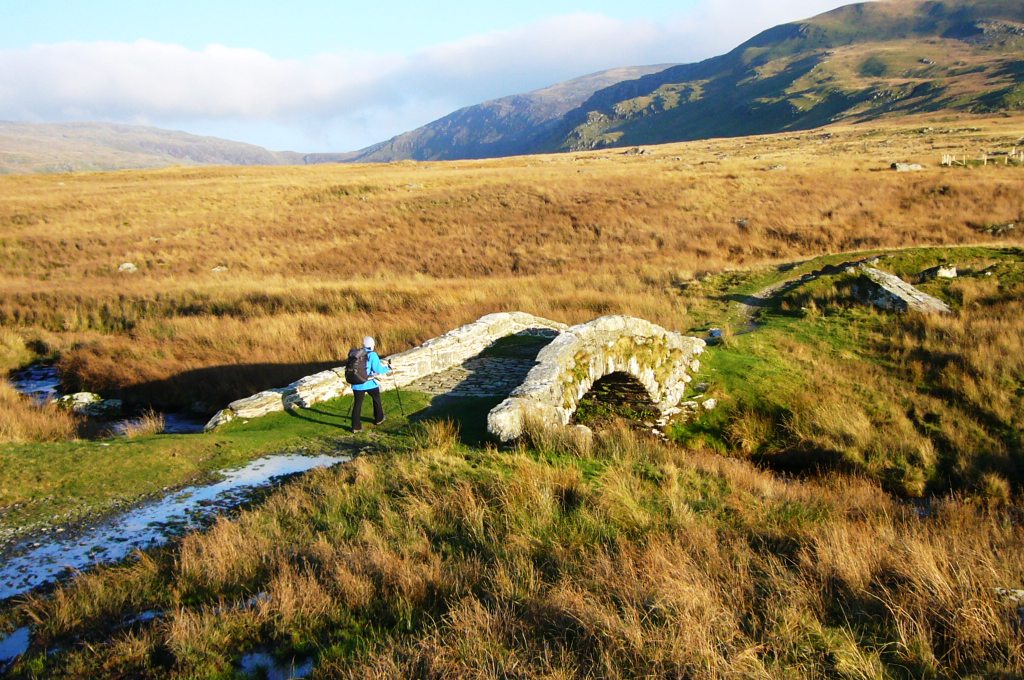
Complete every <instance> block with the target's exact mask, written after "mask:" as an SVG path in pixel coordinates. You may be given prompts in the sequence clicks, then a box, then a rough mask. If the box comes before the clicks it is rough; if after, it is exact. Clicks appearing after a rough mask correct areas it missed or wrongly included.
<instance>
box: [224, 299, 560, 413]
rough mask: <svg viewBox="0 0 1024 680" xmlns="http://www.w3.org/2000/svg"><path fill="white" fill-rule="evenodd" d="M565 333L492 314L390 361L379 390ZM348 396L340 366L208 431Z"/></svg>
mask: <svg viewBox="0 0 1024 680" xmlns="http://www.w3.org/2000/svg"><path fill="white" fill-rule="evenodd" d="M566 328H568V327H567V326H566V325H565V324H563V323H558V322H557V321H550V320H548V319H542V318H541V317H538V316H533V315H532V314H526V313H523V312H503V313H498V314H488V315H487V316H484V317H482V318H480V319H479V320H477V321H474V322H473V323H470V324H467V325H465V326H462V327H460V328H456V329H455V330H453V331H449V332H448V333H445V334H444V335H441V336H438V337H436V338H433V339H431V340H428V341H426V342H425V343H423V344H422V345H420V346H419V347H414V348H412V349H410V350H407V351H405V352H401V353H399V354H393V355H391V356H390V357H388V358H387V360H388V361H390V362H391V364H392V367H393V371H392V373H391V374H390V376H389V377H388V379H387V380H384V381H382V384H381V389H382V390H385V391H386V390H390V389H393V388H394V387H395V386H398V387H405V386H406V385H409V384H411V383H413V382H415V381H417V380H420V379H421V378H424V377H426V376H429V375H432V374H434V373H438V372H440V371H445V370H448V369H450V368H452V367H454V366H458V365H461V364H462V363H463V362H465V361H466V360H467V359H470V358H472V357H475V356H476V355H478V354H480V353H481V352H483V351H484V350H485V349H487V347H489V346H490V345H492V344H493V343H494V342H496V341H497V340H500V339H501V338H504V337H508V336H510V335H520V334H522V335H527V334H529V335H548V336H554V335H557V334H558V333H560V332H561V331H563V330H565V329H566ZM350 392H351V388H350V386H349V385H348V383H347V382H345V369H344V367H343V366H339V367H338V368H332V369H330V370H327V371H322V372H320V373H316V374H314V375H310V376H306V377H305V378H300V379H299V380H296V381H295V382H293V383H292V384H291V385H288V386H287V387H280V388H276V389H272V390H265V391H263V392H260V393H259V394H254V395H253V396H251V397H246V398H245V399H239V400H237V401H233V402H231V403H230V404H229V405H228V406H227V408H225V409H222V410H221V411H220V412H218V413H217V414H216V415H215V416H214V417H213V418H211V419H210V422H208V423H207V424H206V428H205V429H206V430H212V429H214V428H217V427H219V426H221V425H224V424H225V423H228V422H231V421H232V420H235V419H236V418H244V419H250V418H259V417H260V416H265V415H267V414H269V413H275V412H280V411H284V410H286V409H290V408H295V407H301V408H308V407H310V406H313V405H314V404H319V403H322V402H325V401H329V400H331V399H335V398H337V397H341V396H344V395H346V394H349V393H350Z"/></svg>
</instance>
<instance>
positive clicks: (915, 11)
mask: <svg viewBox="0 0 1024 680" xmlns="http://www.w3.org/2000/svg"><path fill="white" fill-rule="evenodd" d="M833 60H835V61H836V63H834V64H833V63H831V62H832V61H833ZM514 100H515V96H513V97H506V98H503V99H500V100H494V101H495V102H504V103H506V104H510V103H512V102H514ZM486 104H488V103H486V102H485V104H484V105H478V106H477V107H467V108H465V109H460V110H459V111H456V112H454V113H452V114H449V115H448V116H445V117H444V118H441V119H439V120H437V121H434V122H433V123H428V124H427V125H425V126H423V127H421V128H418V129H417V130H413V131H411V132H408V133H404V134H403V135H399V136H397V137H394V138H392V139H391V140H387V141H385V142H381V143H380V144H376V145H373V146H370V147H367V148H366V149H363V150H360V151H357V152H350V153H349V154H345V155H344V158H341V157H339V158H338V160H344V161H349V162H354V161H364V162H365V161H393V160H406V159H414V160H441V159H444V160H455V159H460V158H481V157H497V156H509V155H522V154H531V153H553V152H564V151H579V150H586V149H597V148H606V147H628V146H635V145H642V144H657V143H665V142H676V141H690V140H694V139H702V138H707V137H734V136H741V135H749V134H765V133H772V132H782V131H786V130H797V129H810V128H815V127H820V126H822V125H826V124H829V123H832V122H838V121H843V120H847V121H861V120H870V119H873V118H879V117H883V116H888V115H903V114H912V113H921V112H929V111H939V110H945V109H949V110H955V111H965V112H991V111H995V110H1004V109H1019V108H1024V3H1020V2H1019V0H978V1H975V2H970V1H967V0H884V1H881V2H870V3H867V2H864V3H857V4H853V5H846V6H843V7H839V8H837V9H835V10H832V11H830V12H826V13H824V14H820V15H817V16H815V17H812V18H810V19H806V20H803V21H797V22H791V23H787V24H781V25H779V26H774V27H772V28H769V29H767V30H765V31H762V32H761V33H759V34H757V35H755V36H754V37H752V38H751V39H750V40H747V41H745V42H744V43H742V44H740V45H739V46H737V47H736V48H734V49H733V50H731V51H730V52H727V53H726V54H723V55H718V56H715V57H711V58H709V59H705V60H703V61H700V62H695V63H691V64H677V65H670V66H667V67H666V68H664V69H660V70H652V71H651V72H649V73H645V74H639V75H638V76H637V77H636V78H629V79H622V80H620V81H619V82H616V83H613V84H611V85H609V86H607V87H604V88H601V89H599V90H596V91H595V92H593V93H592V94H591V95H590V97H589V98H587V99H586V100H585V101H583V102H581V103H580V104H579V105H578V106H576V107H575V108H573V109H571V110H569V111H567V112H565V113H564V114H563V115H562V116H561V118H559V119H558V120H551V119H548V120H545V121H543V122H542V123H541V124H539V125H537V126H534V127H532V128H530V129H528V130H527V131H525V133H524V134H521V135H519V136H512V135H505V136H504V137H503V138H502V139H501V144H500V145H495V144H490V145H489V144H485V143H483V144H480V145H479V146H478V147H477V148H476V152H475V153H473V154H466V153H464V149H466V148H472V147H473V142H474V139H476V138H481V137H485V136H486V130H483V132H481V128H480V126H477V127H476V128H475V127H474V123H475V121H474V120H473V119H472V116H471V114H473V113H476V112H478V111H479V107H481V106H485V105H486ZM460 126H461V127H460ZM439 133H443V135H444V136H447V137H448V138H452V139H459V140H460V143H459V144H454V145H451V146H450V147H449V148H447V149H441V150H438V149H437V148H436V147H434V146H430V147H425V146H422V145H419V146H418V144H420V143H421V142H422V140H424V139H427V140H430V139H433V138H434V137H435V136H436V135H438V134H439ZM480 150H486V151H488V152H490V153H488V154H487V155H486V156H484V155H481V154H480V153H478V152H479V151H480Z"/></svg>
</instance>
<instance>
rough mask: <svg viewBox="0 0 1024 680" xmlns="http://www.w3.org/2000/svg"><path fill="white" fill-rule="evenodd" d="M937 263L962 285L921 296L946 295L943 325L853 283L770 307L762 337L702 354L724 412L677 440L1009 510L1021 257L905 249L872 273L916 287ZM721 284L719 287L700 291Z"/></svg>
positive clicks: (1014, 489) (825, 282)
mask: <svg viewBox="0 0 1024 680" xmlns="http://www.w3.org/2000/svg"><path fill="white" fill-rule="evenodd" d="M861 255H863V254H861ZM837 259H838V258H823V259H820V260H819V259H816V260H812V261H810V262H807V263H805V264H803V265H801V266H800V267H797V268H792V269H790V268H788V267H787V268H784V269H785V271H781V272H779V271H775V272H774V273H773V272H762V273H760V274H752V275H751V277H750V278H751V281H745V282H739V283H738V284H737V282H736V281H735V279H734V278H729V279H728V282H727V283H725V285H727V286H728V287H729V291H730V292H728V293H726V294H725V295H719V296H718V297H721V298H724V301H725V303H726V304H733V303H730V302H729V301H730V300H735V299H744V298H745V296H747V295H748V294H749V293H751V292H753V290H754V289H755V288H756V287H757V286H764V285H769V284H771V283H773V282H777V281H784V280H791V279H793V278H798V277H799V276H800V275H801V274H803V273H807V272H808V271H812V270H816V269H820V268H821V267H823V266H824V265H825V264H829V263H832V262H833V261H835V260H837ZM942 262H952V263H955V264H957V265H959V268H960V272H961V276H960V277H959V278H958V279H956V280H954V281H941V280H933V281H930V282H925V283H922V284H921V288H922V289H923V290H925V291H927V292H930V293H932V294H934V295H937V296H939V297H941V298H943V299H945V300H947V301H948V302H949V303H950V304H951V305H952V306H953V307H954V313H953V314H952V315H949V316H940V315H920V314H905V315H900V314H893V313H887V312H881V311H877V310H874V309H873V308H870V307H867V306H865V305H863V304H861V303H859V302H857V301H856V300H855V299H854V298H853V296H852V295H851V294H850V291H849V283H850V282H851V278H853V277H851V276H823V277H821V278H819V279H817V280H815V281H812V282H810V283H807V284H804V285H802V286H798V287H795V288H792V289H790V290H789V291H788V292H785V293H784V294H781V295H779V296H776V297H774V298H771V299H769V300H768V301H766V302H765V303H764V304H765V306H764V307H763V308H759V309H758V312H759V316H758V322H759V324H758V327H757V330H756V331H754V332H750V333H745V334H739V335H735V336H733V337H729V338H727V339H726V340H727V341H726V343H725V345H724V346H721V347H718V348H716V349H714V350H713V351H710V352H709V353H708V354H707V355H706V359H705V365H704V371H703V372H702V374H701V375H700V376H698V381H703V382H707V383H708V384H709V385H710V390H711V391H710V394H712V395H713V396H717V397H718V398H719V399H720V400H721V402H722V407H721V408H719V409H717V410H716V411H714V412H712V413H709V414H706V415H704V416H702V417H701V418H700V419H698V420H696V421H695V422H692V423H688V424H685V425H682V426H678V427H677V428H676V429H675V430H674V431H673V433H672V434H673V437H674V438H675V439H676V440H677V441H678V442H680V443H683V444H684V445H686V446H688V447H690V448H692V449H695V450H706V451H715V452H718V453H725V454H728V455H735V456H742V457H749V458H752V459H753V460H755V461H758V462H759V463H762V464H765V465H768V466H771V467H773V468H775V469H778V470H784V471H788V472H793V473H806V472H807V471H808V470H810V469H816V470H819V471H820V470H829V469H832V470H844V471H848V472H856V473H859V474H866V475H869V476H871V477H873V478H875V479H878V480H880V481H881V482H882V483H883V485H884V486H885V487H886V488H887V489H889V490H891V491H894V492H896V493H898V494H901V495H908V496H920V495H923V494H926V493H942V492H947V491H949V490H952V489H957V490H963V489H972V490H974V491H976V492H978V493H980V494H982V495H984V496H986V497H988V498H989V499H990V500H991V501H992V502H994V503H997V504H1003V503H1006V502H1009V501H1010V499H1011V497H1013V496H1015V495H1016V494H1017V493H1019V490H1020V489H1021V487H1022V485H1024V449H1022V442H1021V438H1020V432H1021V431H1022V427H1024V421H1022V420H1021V413H1022V406H1024V403H1022V392H1021V390H1020V386H1021V384H1024V364H1022V363H1021V361H1022V359H1021V357H1022V356H1024V354H1022V353H1021V343H1022V342H1024V331H1022V327H1021V323H1020V318H1021V314H1022V313H1024V306H1022V300H1024V253H1022V252H1021V251H1020V250H1019V249H1012V248H1011V249H990V248H954V249H927V250H914V249H910V250H907V251H902V252H896V253H889V254H885V255H884V256H883V259H882V261H881V262H880V263H879V264H878V266H879V267H882V268H884V269H887V270H889V271H893V272H896V273H898V274H902V275H904V276H905V277H906V278H908V279H910V280H915V277H916V276H917V275H918V274H919V273H920V272H921V271H922V270H924V269H926V268H928V267H932V266H934V265H936V264H938V263H942ZM720 285H723V282H722V281H716V280H714V279H712V280H709V281H708V282H707V284H706V288H708V289H709V291H710V289H713V288H714V287H715V286H720ZM712 297H715V296H714V295H713V296H712ZM719 313H720V314H722V315H723V316H728V312H726V311H721V310H720V308H719ZM734 316H735V313H734ZM737 318H738V317H737ZM737 323H740V322H739V321H738V322H737Z"/></svg>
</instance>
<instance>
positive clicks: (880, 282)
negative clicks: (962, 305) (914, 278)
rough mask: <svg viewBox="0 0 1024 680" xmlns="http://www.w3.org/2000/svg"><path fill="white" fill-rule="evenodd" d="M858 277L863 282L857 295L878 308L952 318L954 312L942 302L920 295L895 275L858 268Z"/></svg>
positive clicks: (877, 270) (873, 269)
mask: <svg viewBox="0 0 1024 680" xmlns="http://www.w3.org/2000/svg"><path fill="white" fill-rule="evenodd" d="M857 273H859V274H860V278H859V279H858V281H857V283H856V284H855V285H854V291H855V294H856V295H857V296H858V297H860V298H862V299H864V300H865V301H866V302H868V303H870V304H873V305H875V306H876V307H879V308H881V309H888V310H892V311H896V312H906V311H915V312H924V313H926V314H935V313H937V314H949V313H950V312H951V311H952V310H951V309H950V308H949V305H947V304H946V303H945V302H943V301H942V300H939V299H938V298H935V297H932V296H931V295H928V294H927V293H923V292H921V291H919V290H918V289H917V288H915V287H914V286H912V285H910V284H909V283H907V282H906V281H904V280H903V279H901V278H900V277H898V276H896V275H895V274H890V273H888V272H883V271H882V270H881V269H875V268H874V267H869V266H867V265H864V264H862V265H860V266H858V267H857Z"/></svg>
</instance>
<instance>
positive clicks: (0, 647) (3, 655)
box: [0, 626, 31, 670]
mask: <svg viewBox="0 0 1024 680" xmlns="http://www.w3.org/2000/svg"><path fill="white" fill-rule="evenodd" d="M30 635H31V631H30V630H29V627H28V626H24V627H22V628H19V629H18V630H16V631H14V632H13V633H11V634H10V635H8V636H7V637H5V638H4V639H3V640H0V670H3V669H4V668H5V667H6V666H7V664H9V663H10V662H12V661H14V660H15V659H17V658H18V657H19V656H21V655H22V654H24V653H25V652H26V651H28V643H29V638H30Z"/></svg>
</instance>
